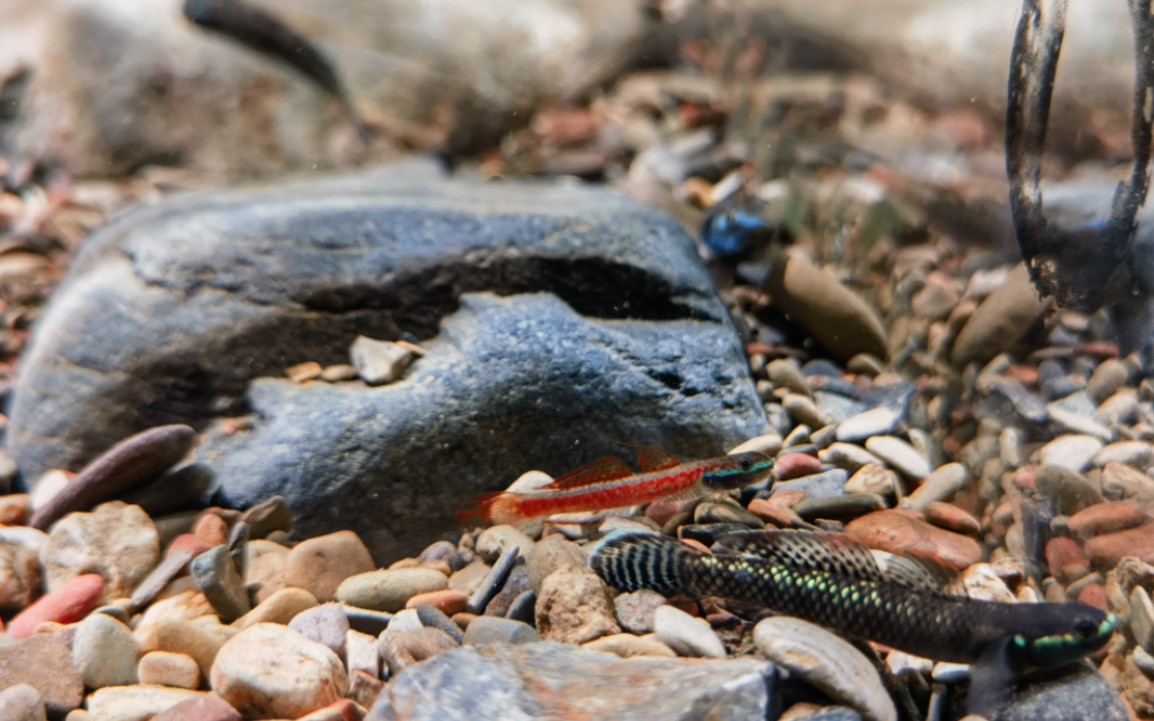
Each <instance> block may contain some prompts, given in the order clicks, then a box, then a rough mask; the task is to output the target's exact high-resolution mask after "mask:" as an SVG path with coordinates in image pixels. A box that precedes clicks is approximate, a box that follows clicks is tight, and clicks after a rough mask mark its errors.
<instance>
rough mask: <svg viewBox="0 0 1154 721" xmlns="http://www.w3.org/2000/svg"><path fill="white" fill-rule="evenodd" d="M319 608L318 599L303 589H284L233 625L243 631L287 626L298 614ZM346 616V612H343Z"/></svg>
mask: <svg viewBox="0 0 1154 721" xmlns="http://www.w3.org/2000/svg"><path fill="white" fill-rule="evenodd" d="M316 606H317V599H316V598H314V597H313V595H312V594H311V593H309V592H308V591H306V590H304V589H303V588H282V589H281V590H279V591H277V592H275V593H273V594H272V595H271V596H269V597H268V598H266V599H265V600H263V601H261V602H260V603H259V604H257V606H256V607H255V608H253V609H252V610H251V611H249V612H248V613H246V614H245V615H243V616H241V617H240V618H238V619H237V620H236V621H234V622H233V624H234V625H235V626H236V627H237V628H238V629H241V630H244V629H246V628H248V627H249V626H252V625H254V624H257V623H279V624H282V625H287V624H288V623H289V621H292V620H293V618H295V617H296V616H297V615H298V614H300V613H302V612H303V611H307V610H308V609H310V608H315V607H316ZM341 615H342V616H343V615H344V612H343V611H342V612H341Z"/></svg>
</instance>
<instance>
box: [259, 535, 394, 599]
mask: <svg viewBox="0 0 1154 721" xmlns="http://www.w3.org/2000/svg"><path fill="white" fill-rule="evenodd" d="M375 567H376V566H375V564H374V563H373V558H372V556H371V555H369V549H368V548H366V547H365V544H364V542H363V541H362V540H361V539H360V537H359V536H357V534H355V533H353V532H352V531H337V532H336V533H329V534H326V535H324V536H317V537H316V538H309V539H306V540H304V541H301V542H300V543H299V544H297V545H296V546H294V547H293V549H292V550H291V551H289V552H288V556H287V558H286V559H285V561H284V567H283V569H282V570H281V577H282V579H283V582H284V583H285V584H286V585H289V586H296V587H298V588H303V589H305V590H306V591H308V592H309V593H311V594H312V595H313V596H314V597H315V598H316V599H317V600H318V601H320V602H321V603H324V602H325V601H332V600H335V599H336V595H337V588H338V587H339V586H340V585H341V583H343V582H344V581H345V580H346V579H348V578H349V577H351V576H356V575H359V574H362V573H368V572H370V571H372V570H373V569H374V568H375Z"/></svg>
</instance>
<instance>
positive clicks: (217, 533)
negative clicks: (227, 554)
mask: <svg viewBox="0 0 1154 721" xmlns="http://www.w3.org/2000/svg"><path fill="white" fill-rule="evenodd" d="M192 535H194V536H196V537H197V538H199V539H200V540H201V542H203V543H204V544H205V545H206V546H208V547H209V548H214V547H216V546H223V545H224V544H226V543H228V524H227V523H225V522H224V519H223V518H221V517H220V516H218V515H216V514H215V513H211V512H209V511H205V512H203V513H201V514H200V516H199V517H197V519H196V521H195V522H194V523H193V524H192Z"/></svg>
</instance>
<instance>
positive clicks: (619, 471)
mask: <svg viewBox="0 0 1154 721" xmlns="http://www.w3.org/2000/svg"><path fill="white" fill-rule="evenodd" d="M633 474H634V471H633V469H632V468H630V467H629V466H627V465H625V462H624V461H622V460H621V459H620V458H617V457H616V456H605V457H604V458H598V459H597V460H595V461H593V462H592V463H590V464H589V465H586V466H581V467H580V468H577V469H575V470H572V471H569V472H568V473H566V474H565V475H563V476H558V477H557V478H555V479H554V480H553V482H552V483H550V484H549V485H547V486H542V487H541V488H539V489H538V490H542V491H556V490H560V489H562V488H581V487H583V486H592V485H595V484H597V483H604V482H605V481H616V480H618V479H619V478H627V477H629V476H632V475H633Z"/></svg>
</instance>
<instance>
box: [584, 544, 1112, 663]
mask: <svg viewBox="0 0 1154 721" xmlns="http://www.w3.org/2000/svg"><path fill="white" fill-rule="evenodd" d="M716 548H717V553H715V554H709V553H703V552H701V551H697V550H694V549H692V548H689V547H688V546H685V545H683V544H682V543H680V542H678V541H676V540H673V539H670V538H668V537H665V536H660V535H655V534H652V533H645V532H638V531H620V532H617V533H614V534H610V535H609V536H607V537H606V538H605V539H603V540H602V541H600V542H599V543H598V546H597V547H596V549H595V550H594V552H593V555H592V558H591V559H590V565H591V566H592V567H593V570H594V571H596V572H597V574H599V575H600V576H601V577H602V578H603V579H605V581H606V582H607V583H608V584H609V585H611V586H615V587H617V588H618V589H621V590H622V591H635V590H638V589H642V588H649V589H653V590H655V591H657V592H659V593H663V594H666V595H670V594H675V593H688V594H691V595H695V596H698V597H703V596H718V597H721V598H725V599H729V600H732V601H737V602H741V603H745V604H749V605H755V606H759V607H762V608H767V609H770V610H773V611H777V612H779V613H785V614H789V615H791V616H797V617H798V618H803V619H806V620H808V621H812V622H814V623H818V624H821V625H823V626H827V627H829V628H831V629H833V630H834V631H837V632H838V633H840V634H842V635H844V636H848V637H850V638H856V639H861V640H869V641H876V642H878V643H882V644H884V645H886V646H889V647H891V648H895V649H898V650H901V651H906V652H907V653H912V654H915V655H918V656H922V657H925V658H932V659H939V660H943V661H954V662H958V663H978V662H979V661H984V662H987V663H989V662H990V660H991V656H992V655H993V654H995V653H996V654H997V656H998V659H997V661H996V662H997V663H998V664H999V665H1002V666H1008V667H1009V668H1010V669H1011V670H1013V671H1023V670H1028V669H1035V668H1052V667H1056V666H1061V665H1064V664H1067V663H1070V662H1072V661H1075V660H1078V659H1080V658H1082V657H1083V656H1086V655H1087V654H1090V653H1093V652H1094V651H1096V650H1098V649H1099V648H1101V647H1102V646H1104V645H1105V644H1106V642H1107V641H1108V640H1109V639H1110V637H1111V635H1112V634H1113V633H1114V629H1115V627H1116V625H1117V619H1116V618H1115V617H1114V615H1113V614H1110V613H1106V612H1104V611H1101V610H1099V609H1097V608H1095V607H1093V606H1089V605H1087V604H1084V603H1018V604H1014V603H997V602H994V601H982V600H977V599H971V598H967V597H964V596H953V595H949V594H946V593H943V592H941V591H939V590H936V589H935V588H931V587H929V585H928V584H927V583H926V581H927V580H928V578H929V574H925V575H924V576H922V577H919V575H918V574H917V573H916V572H911V571H910V569H911V568H915V569H916V568H917V564H916V562H913V561H910V560H909V559H899V560H902V561H905V562H906V564H907V565H906V566H905V567H904V568H905V570H903V571H902V572H901V573H897V572H896V571H897V570H899V569H897V568H895V569H890V570H886V571H883V569H882V568H881V566H880V565H879V564H878V562H877V561H876V560H875V558H874V555H873V554H872V553H871V552H870V551H869V549H867V548H865V547H863V546H859V545H857V544H855V543H853V542H851V541H849V540H848V539H846V538H845V537H844V536H839V535H834V534H825V533H818V532H811V531H760V532H759V531H754V532H749V533H738V534H733V535H732V536H728V537H725V538H724V539H721V540H720V541H719V543H718V545H717V547H716ZM923 573H925V572H924V571H923Z"/></svg>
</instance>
